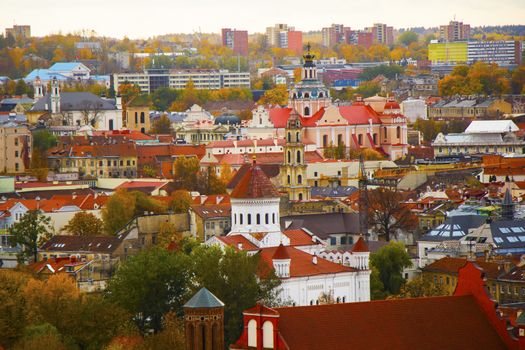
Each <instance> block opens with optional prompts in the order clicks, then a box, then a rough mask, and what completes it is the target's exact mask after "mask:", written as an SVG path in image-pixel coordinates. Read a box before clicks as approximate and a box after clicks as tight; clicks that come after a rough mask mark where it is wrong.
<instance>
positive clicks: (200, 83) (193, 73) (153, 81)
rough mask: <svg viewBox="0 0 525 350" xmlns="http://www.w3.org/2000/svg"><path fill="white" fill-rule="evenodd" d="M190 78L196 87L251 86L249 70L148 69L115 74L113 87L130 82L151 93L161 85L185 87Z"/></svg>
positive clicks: (175, 87) (116, 88)
mask: <svg viewBox="0 0 525 350" xmlns="http://www.w3.org/2000/svg"><path fill="white" fill-rule="evenodd" d="M190 80H191V81H192V82H193V84H194V86H195V88H196V89H205V90H216V89H221V88H229V87H245V88H250V73H249V72H229V71H227V70H212V69H191V70H169V69H148V70H146V71H144V72H140V73H122V74H114V75H113V87H114V89H115V91H118V87H119V86H120V85H121V84H124V83H130V84H136V85H138V86H139V87H140V89H141V91H142V92H148V93H149V92H152V91H154V90H156V89H158V88H160V87H169V88H172V89H184V88H185V87H186V85H187V84H188V82H189V81H190Z"/></svg>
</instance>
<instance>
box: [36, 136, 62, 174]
mask: <svg viewBox="0 0 525 350" xmlns="http://www.w3.org/2000/svg"><path fill="white" fill-rule="evenodd" d="M32 138H33V143H32V147H31V150H32V151H31V164H30V168H31V173H32V174H33V175H34V176H36V177H37V178H38V180H40V181H46V179H47V173H48V164H47V151H48V150H49V149H50V148H51V147H54V146H55V145H56V143H57V139H56V137H55V136H54V135H53V134H51V133H50V132H49V131H47V130H37V131H35V132H33V134H32Z"/></svg>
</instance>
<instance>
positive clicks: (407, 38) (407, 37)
mask: <svg viewBox="0 0 525 350" xmlns="http://www.w3.org/2000/svg"><path fill="white" fill-rule="evenodd" d="M418 39H419V37H418V35H417V33H415V32H412V31H410V30H409V31H406V32H404V33H403V34H401V35H400V36H399V37H398V38H397V41H398V42H400V43H401V44H403V45H405V46H408V45H410V44H412V43H417V41H418Z"/></svg>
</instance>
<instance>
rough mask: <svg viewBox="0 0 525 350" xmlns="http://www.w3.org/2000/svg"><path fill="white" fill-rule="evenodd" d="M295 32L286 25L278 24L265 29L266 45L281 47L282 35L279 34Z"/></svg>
mask: <svg viewBox="0 0 525 350" xmlns="http://www.w3.org/2000/svg"><path fill="white" fill-rule="evenodd" d="M291 30H295V28H294V27H289V26H288V24H285V23H278V24H276V25H274V26H273V27H267V28H266V44H267V45H268V46H269V47H281V46H280V45H281V41H282V35H281V32H288V31H291Z"/></svg>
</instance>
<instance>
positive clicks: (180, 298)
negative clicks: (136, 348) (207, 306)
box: [106, 248, 191, 333]
mask: <svg viewBox="0 0 525 350" xmlns="http://www.w3.org/2000/svg"><path fill="white" fill-rule="evenodd" d="M190 280H191V277H190V270H189V262H188V256H187V255H185V254H177V253H171V252H168V251H166V250H165V249H162V248H153V249H150V250H145V251H142V252H140V253H139V254H137V255H135V256H133V257H131V258H129V259H128V260H126V261H125V262H124V263H123V264H122V265H121V266H120V267H119V269H118V270H117V272H116V274H115V275H114V276H113V278H112V279H111V280H110V281H109V284H108V288H107V290H106V296H107V298H108V300H110V301H111V302H113V303H115V304H116V305H119V306H120V307H122V308H124V309H125V310H127V311H129V312H130V313H131V314H133V315H134V320H135V322H136V324H137V327H138V328H139V330H140V331H141V332H143V333H145V332H147V331H148V330H149V329H152V330H153V331H154V332H155V333H157V332H159V331H160V330H161V329H162V323H163V316H164V315H165V314H166V313H167V312H168V311H170V310H173V311H175V312H176V313H177V314H178V315H179V316H180V315H181V313H182V305H183V304H184V302H185V301H186V300H187V291H188V288H189V286H188V284H189V283H190Z"/></svg>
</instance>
